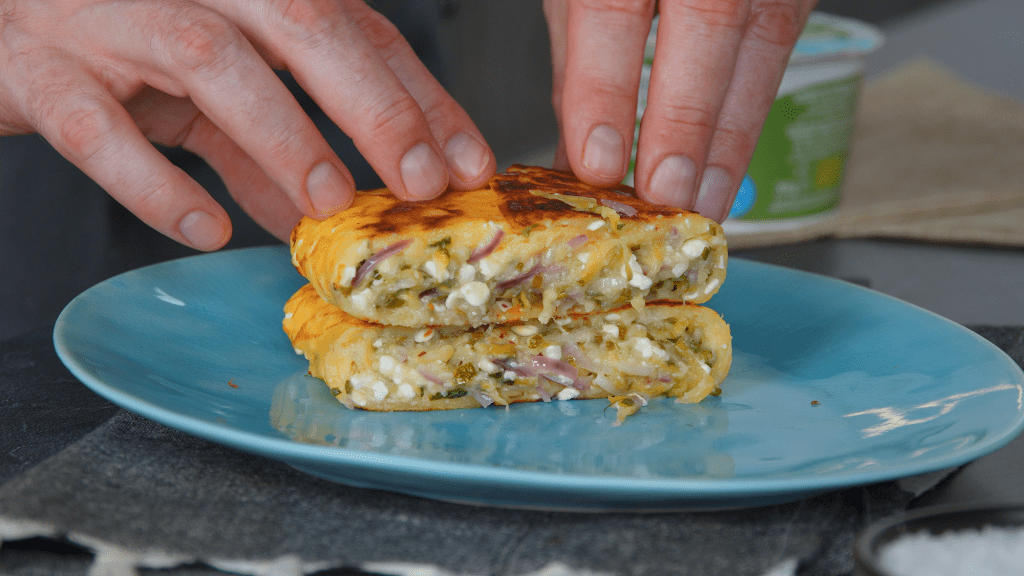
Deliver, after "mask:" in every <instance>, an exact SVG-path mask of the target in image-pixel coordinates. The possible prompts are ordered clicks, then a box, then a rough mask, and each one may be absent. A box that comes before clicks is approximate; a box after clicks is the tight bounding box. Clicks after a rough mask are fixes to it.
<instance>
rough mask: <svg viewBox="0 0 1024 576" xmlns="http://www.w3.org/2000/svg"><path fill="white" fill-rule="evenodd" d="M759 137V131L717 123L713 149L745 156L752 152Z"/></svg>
mask: <svg viewBox="0 0 1024 576" xmlns="http://www.w3.org/2000/svg"><path fill="white" fill-rule="evenodd" d="M759 135H760V131H759V130H757V129H751V128H750V127H749V126H743V125H737V124H733V123H731V122H726V121H723V122H719V124H718V126H717V128H716V129H715V135H714V138H715V148H716V149H719V150H730V151H733V152H738V153H742V154H746V153H747V152H748V151H753V149H754V146H756V145H757V139H758V136H759Z"/></svg>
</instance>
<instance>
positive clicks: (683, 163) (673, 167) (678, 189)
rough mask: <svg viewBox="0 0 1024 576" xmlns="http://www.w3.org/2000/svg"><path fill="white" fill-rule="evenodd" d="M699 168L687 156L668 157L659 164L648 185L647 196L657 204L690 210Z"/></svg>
mask: <svg viewBox="0 0 1024 576" xmlns="http://www.w3.org/2000/svg"><path fill="white" fill-rule="evenodd" d="M696 180H697V166H696V164H694V163H693V160H690V159H689V158H687V157H685V156H668V157H666V158H665V159H664V160H662V161H661V163H660V164H658V167H657V168H655V169H654V174H651V179H650V180H649V181H648V184H647V195H648V196H649V197H650V198H651V200H652V201H653V202H654V203H655V204H664V205H666V206H675V207H677V208H689V207H690V203H691V200H692V198H693V187H694V185H695V183H696Z"/></svg>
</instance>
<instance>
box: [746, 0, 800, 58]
mask: <svg viewBox="0 0 1024 576" xmlns="http://www.w3.org/2000/svg"><path fill="white" fill-rule="evenodd" d="M747 30H748V33H749V34H751V35H753V37H755V38H757V39H759V40H761V41H762V42H766V43H768V44H771V45H773V46H778V47H782V48H785V49H787V50H788V49H789V48H790V47H791V46H793V44H795V43H796V41H797V39H798V38H799V37H800V33H801V32H802V31H803V23H802V19H801V18H800V14H799V11H798V10H797V8H796V6H794V5H793V3H792V2H787V1H776V2H759V3H757V4H756V5H755V6H754V7H753V8H752V9H751V13H750V18H749V24H748V25H747Z"/></svg>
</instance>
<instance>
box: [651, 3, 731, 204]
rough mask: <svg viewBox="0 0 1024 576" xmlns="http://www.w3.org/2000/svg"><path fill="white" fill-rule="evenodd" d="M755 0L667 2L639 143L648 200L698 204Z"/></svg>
mask: <svg viewBox="0 0 1024 576" xmlns="http://www.w3.org/2000/svg"><path fill="white" fill-rule="evenodd" d="M747 2H748V0H681V1H678V2H671V3H670V2H662V4H661V7H660V20H659V22H658V37H657V45H656V47H655V54H654V63H653V65H652V70H651V82H650V86H649V88H648V95H647V108H646V110H645V111H644V115H643V118H642V120H641V124H640V136H639V139H638V146H637V161H636V184H637V191H638V193H639V194H640V196H641V197H643V198H645V199H646V200H649V201H651V202H654V203H657V204H664V205H669V206H677V207H680V208H692V206H693V203H694V199H695V196H696V190H697V187H698V183H699V182H700V179H699V178H700V176H701V174H702V173H703V171H704V163H705V159H706V158H707V154H708V149H709V146H710V142H711V138H712V136H713V134H714V132H715V127H716V126H717V124H718V115H719V111H720V109H721V107H722V102H723V101H724V99H725V95H726V91H727V89H728V87H729V82H730V80H731V79H732V73H733V68H734V66H735V61H736V56H737V53H738V48H739V45H740V42H741V40H742V38H743V31H744V26H745V23H746V19H747V8H748V7H747Z"/></svg>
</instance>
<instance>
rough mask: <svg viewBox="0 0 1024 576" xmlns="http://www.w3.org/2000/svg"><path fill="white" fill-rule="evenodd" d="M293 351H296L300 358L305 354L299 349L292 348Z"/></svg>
mask: <svg viewBox="0 0 1024 576" xmlns="http://www.w3.org/2000/svg"><path fill="white" fill-rule="evenodd" d="M292 350H295V353H296V354H298V355H299V356H302V355H303V354H304V352H303V351H302V350H299V349H298V348H292Z"/></svg>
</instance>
